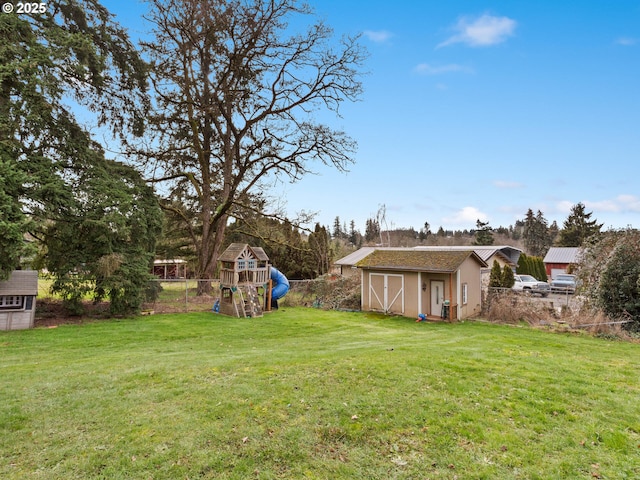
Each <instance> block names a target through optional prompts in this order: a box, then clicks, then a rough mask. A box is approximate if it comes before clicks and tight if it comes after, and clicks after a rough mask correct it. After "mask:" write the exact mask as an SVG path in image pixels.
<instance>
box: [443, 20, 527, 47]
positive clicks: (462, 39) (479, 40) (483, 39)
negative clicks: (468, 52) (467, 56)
mask: <svg viewBox="0 0 640 480" xmlns="http://www.w3.org/2000/svg"><path fill="white" fill-rule="evenodd" d="M516 26H517V22H516V21H515V20H513V19H511V18H508V17H494V16H492V15H487V14H485V15H482V16H480V17H478V18H471V17H462V18H461V19H460V20H458V23H457V24H456V25H455V26H454V27H453V30H454V31H455V32H456V33H455V34H454V35H453V36H451V37H449V38H448V39H447V40H445V41H444V42H442V43H440V44H438V46H437V47H436V48H440V47H445V46H448V45H453V44H455V43H463V44H465V45H468V46H470V47H487V46H490V45H496V44H498V43H502V42H504V41H505V40H506V39H507V38H508V37H510V36H512V35H513V34H514V32H515V29H516Z"/></svg>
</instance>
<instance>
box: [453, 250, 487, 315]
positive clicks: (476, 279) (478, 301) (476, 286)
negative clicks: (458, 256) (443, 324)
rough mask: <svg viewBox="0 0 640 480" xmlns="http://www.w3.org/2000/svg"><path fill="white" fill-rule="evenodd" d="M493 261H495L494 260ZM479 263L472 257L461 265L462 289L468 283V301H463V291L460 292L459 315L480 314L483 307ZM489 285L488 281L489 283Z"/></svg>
mask: <svg viewBox="0 0 640 480" xmlns="http://www.w3.org/2000/svg"><path fill="white" fill-rule="evenodd" d="M492 262H493V261H492ZM481 275H482V274H481V273H480V268H478V263H477V262H476V261H474V260H473V259H472V258H471V257H469V258H467V259H466V260H465V261H464V262H463V263H462V265H461V267H460V289H461V290H462V285H463V284H464V283H466V284H467V286H468V288H467V303H466V304H463V303H462V291H461V292H460V295H459V298H460V305H458V311H459V314H458V317H459V318H461V319H462V318H468V317H472V316H474V315H478V314H479V313H480V311H481V309H482V288H481V285H482V283H481V282H482V280H481ZM487 285H488V283H487Z"/></svg>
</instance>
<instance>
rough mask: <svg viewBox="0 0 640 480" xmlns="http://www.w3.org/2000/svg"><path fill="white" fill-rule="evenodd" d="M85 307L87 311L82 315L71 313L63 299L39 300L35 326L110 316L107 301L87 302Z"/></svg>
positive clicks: (74, 323) (92, 320) (67, 323)
mask: <svg viewBox="0 0 640 480" xmlns="http://www.w3.org/2000/svg"><path fill="white" fill-rule="evenodd" d="M84 307H85V312H84V313H83V314H82V315H69V313H68V312H67V311H66V310H65V308H64V307H63V305H62V302H61V301H56V300H39V301H38V302H37V304H36V315H35V321H34V323H35V326H36V327H57V326H58V325H69V324H71V325H77V324H82V323H88V322H95V321H97V320H105V319H107V318H110V316H109V304H108V303H107V302H100V303H96V304H94V303H86V304H85V305H84Z"/></svg>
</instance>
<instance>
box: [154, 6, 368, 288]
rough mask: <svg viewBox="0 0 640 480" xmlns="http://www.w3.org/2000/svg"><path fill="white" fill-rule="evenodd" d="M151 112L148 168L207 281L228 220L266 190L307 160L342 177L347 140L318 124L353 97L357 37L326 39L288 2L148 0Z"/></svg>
mask: <svg viewBox="0 0 640 480" xmlns="http://www.w3.org/2000/svg"><path fill="white" fill-rule="evenodd" d="M150 6H151V8H150V12H149V15H148V19H149V20H150V21H151V22H152V23H153V25H154V27H153V35H154V38H153V40H150V41H147V42H145V43H144V45H143V46H144V48H145V50H146V52H147V54H148V55H149V57H150V59H151V60H152V70H151V78H152V86H153V92H154V94H155V113H154V115H153V116H152V117H151V118H150V122H149V127H150V129H149V130H150V133H152V134H153V135H152V137H148V138H149V143H148V145H149V146H150V148H147V152H146V153H147V155H146V158H145V161H146V168H147V172H148V173H149V175H150V177H151V180H152V181H156V182H159V181H164V182H167V184H166V185H167V187H165V190H164V191H165V192H166V197H167V198H168V199H171V200H172V202H171V203H169V202H167V203H166V204H165V206H166V208H168V209H172V210H173V213H174V214H176V215H178V216H179V217H180V218H182V221H183V225H184V228H185V231H187V232H188V233H189V236H190V238H191V241H192V243H193V245H194V249H195V251H196V252H197V264H198V266H197V275H198V277H199V278H212V275H213V274H214V272H215V268H216V261H217V258H218V255H219V253H220V247H221V245H222V241H223V236H224V232H225V228H226V225H227V223H228V220H229V217H231V216H235V215H236V212H237V211H239V210H241V209H242V208H240V207H243V205H244V206H245V207H246V204H248V203H250V202H252V200H253V199H254V198H255V196H256V195H258V196H260V195H261V191H262V190H263V189H264V186H265V182H267V181H274V179H277V178H283V179H287V180H291V181H295V180H297V179H300V178H301V177H302V176H303V175H305V174H307V173H309V172H310V171H311V168H312V167H311V164H312V163H313V162H322V163H324V164H326V165H332V166H335V167H336V168H338V169H341V170H344V169H346V167H347V166H348V165H349V163H351V162H352V155H353V153H354V152H355V147H356V145H355V142H354V141H353V140H352V139H351V138H350V137H348V136H347V135H346V134H345V133H344V132H342V131H339V130H335V129H332V128H330V127H328V126H327V125H324V124H322V123H319V122H317V121H316V120H315V119H314V113H315V112H318V111H322V110H324V111H327V110H328V111H330V112H333V113H335V114H338V115H339V107H340V105H341V103H342V102H343V101H345V100H349V101H354V100H356V99H357V98H358V97H359V95H360V94H361V90H362V87H361V83H360V81H359V80H358V76H359V70H358V69H359V68H360V67H361V65H362V63H363V61H364V58H365V52H364V51H363V49H362V48H361V46H360V45H359V43H358V38H357V37H354V38H350V37H349V38H343V39H341V40H340V41H339V42H338V41H335V40H334V37H333V32H332V30H331V29H330V28H328V27H327V26H326V25H325V24H324V23H322V22H315V23H314V22H309V23H310V25H305V28H306V30H305V31H299V30H298V27H299V25H301V24H302V23H303V22H304V20H305V19H307V18H312V17H310V15H312V13H313V12H312V11H311V10H310V9H309V7H307V6H306V5H302V4H299V3H298V2H297V1H295V0H238V1H223V0H206V1H204V0H150Z"/></svg>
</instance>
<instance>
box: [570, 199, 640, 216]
mask: <svg viewBox="0 0 640 480" xmlns="http://www.w3.org/2000/svg"><path fill="white" fill-rule="evenodd" d="M583 203H584V205H585V207H587V209H588V210H594V211H599V212H614V213H624V212H634V213H640V198H639V197H637V196H635V195H618V196H617V197H615V198H613V199H608V200H601V201H597V202H592V201H589V200H585V201H584V202H583Z"/></svg>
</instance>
